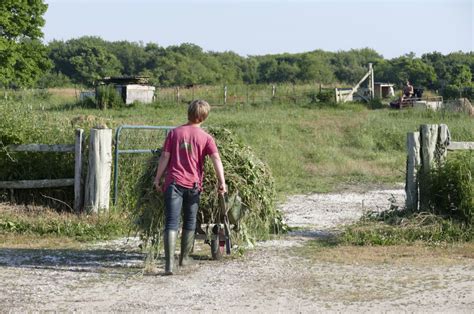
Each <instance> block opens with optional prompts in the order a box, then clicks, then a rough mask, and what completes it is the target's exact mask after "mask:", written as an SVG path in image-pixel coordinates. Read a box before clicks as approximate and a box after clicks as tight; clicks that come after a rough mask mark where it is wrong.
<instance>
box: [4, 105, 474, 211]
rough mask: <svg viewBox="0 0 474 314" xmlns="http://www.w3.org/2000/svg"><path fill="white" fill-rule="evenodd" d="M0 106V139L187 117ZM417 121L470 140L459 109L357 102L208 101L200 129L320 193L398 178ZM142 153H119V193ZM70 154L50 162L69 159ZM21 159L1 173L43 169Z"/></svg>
mask: <svg viewBox="0 0 474 314" xmlns="http://www.w3.org/2000/svg"><path fill="white" fill-rule="evenodd" d="M0 106H1V108H2V113H4V119H2V120H1V121H0V140H2V143H3V145H8V144H11V143H20V142H22V143H32V142H41V143H46V144H48V143H49V144H53V143H69V142H72V139H73V134H74V129H75V128H77V127H83V128H85V129H86V133H87V132H88V130H89V129H90V128H91V127H92V126H94V125H95V124H97V123H98V122H101V123H105V124H107V125H108V126H109V127H111V128H116V127H117V126H119V125H121V124H143V125H168V126H173V125H179V124H182V123H185V122H186V108H187V107H186V105H185V104H179V105H177V104H175V103H154V104H149V105H143V104H139V105H136V106H134V107H127V108H119V109H110V110H107V111H100V110H94V109H91V108H87V107H81V106H77V105H74V104H73V103H57V102H56V101H55V100H54V99H51V101H45V100H41V99H36V100H33V99H32V100H25V101H20V100H18V101H15V102H12V101H9V100H7V101H5V100H0ZM424 123H433V124H434V123H446V124H447V125H448V126H449V128H450V130H451V134H452V136H453V140H455V141H471V140H472V139H473V138H474V124H473V123H472V119H471V118H469V117H468V116H465V115H462V114H454V113H446V112H431V111H415V110H401V111H392V110H388V109H381V110H370V109H368V108H366V107H365V106H364V105H360V104H344V105H338V106H332V105H331V106H328V107H324V106H323V107H322V106H317V105H309V104H307V103H305V104H303V105H300V104H298V103H297V104H294V103H286V104H281V103H280V104H249V105H242V104H240V105H227V106H213V108H212V110H211V114H210V116H209V118H208V120H207V121H206V123H205V124H204V127H206V126H219V127H225V128H227V129H229V130H231V131H232V132H233V134H235V135H236V136H237V138H238V140H239V141H241V142H242V143H243V144H245V145H248V146H250V147H252V149H253V150H254V152H255V153H256V155H257V156H258V157H259V158H260V159H262V160H263V161H265V162H266V163H267V164H268V165H269V166H270V168H271V170H272V172H273V175H274V177H275V183H276V189H277V192H278V193H279V194H280V195H284V194H293V193H308V192H327V191H331V190H335V189H338V188H339V187H341V186H344V185H348V184H350V185H352V184H376V185H381V184H394V183H396V182H403V181H404V171H405V158H406V157H405V156H406V152H405V138H406V133H407V132H410V131H413V130H416V129H417V128H418V127H419V125H420V124H424ZM125 142H127V143H126V145H124V147H132V146H134V145H137V146H140V148H152V149H156V148H158V147H160V146H161V145H162V142H163V137H160V136H158V135H156V136H155V135H153V136H151V135H144V134H142V133H139V132H131V133H129V134H128V135H126V137H125V136H124V138H123V143H125ZM0 154H1V156H0V160H2V162H5V160H6V161H8V160H9V157H8V156H7V154H6V153H5V152H4V150H1V151H0ZM13 157H15V156H13ZM14 159H15V158H14ZM145 159H146V156H144V155H141V156H140V155H128V156H123V157H122V158H121V162H120V164H119V167H121V169H120V173H121V175H120V180H121V181H120V188H121V190H120V191H121V195H123V193H125V194H127V193H129V192H127V191H131V190H132V186H133V184H134V183H133V182H135V181H134V180H136V179H137V175H136V170H133V169H138V168H140V167H141V166H142V165H143V164H144V162H145ZM69 160H70V159H68V161H63V162H59V161H58V162H55V164H58V165H60V164H62V163H67V162H72V160H71V161H69ZM8 162H11V161H8ZM27 163H28V162H27V161H26V159H25V163H20V162H18V163H15V164H9V165H8V166H5V167H1V169H0V179H2V180H6V179H19V178H21V177H22V178H26V179H27V178H31V177H33V176H34V175H35V169H36V168H38V169H40V168H41V167H43V166H41V163H40V161H38V160H37V161H35V162H34V163H32V164H31V165H28V164H27ZM48 164H49V163H48V161H46V166H44V167H43V168H45V169H48V166H47V165H48ZM15 168H16V169H29V170H28V171H25V172H23V173H20V172H21V171H19V172H18V173H16V174H15V175H13V174H12V171H11V170H8V169H15ZM58 168H59V169H61V168H64V171H65V172H66V171H67V172H68V175H67V176H66V177H69V176H70V174H69V170H66V169H71V167H70V165H69V166H67V167H61V166H59V167H58ZM122 168H124V169H122ZM127 168H129V170H126V169H127ZM52 170H56V168H55V169H52ZM9 171H10V172H9ZM38 176H40V175H39V174H38ZM41 176H43V174H41ZM57 176H58V177H59V176H60V174H57ZM61 176H62V177H64V174H61ZM129 204H130V203H125V204H124V206H126V207H127V206H129Z"/></svg>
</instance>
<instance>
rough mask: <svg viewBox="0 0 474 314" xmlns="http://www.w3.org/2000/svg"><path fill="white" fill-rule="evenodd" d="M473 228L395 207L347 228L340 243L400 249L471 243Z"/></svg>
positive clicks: (364, 217)
mask: <svg viewBox="0 0 474 314" xmlns="http://www.w3.org/2000/svg"><path fill="white" fill-rule="evenodd" d="M472 229H473V226H472V225H470V226H469V225H466V224H464V223H461V222H459V221H457V220H455V219H451V218H449V217H448V218H447V217H442V216H439V215H435V214H431V213H426V212H422V213H413V212H411V211H408V210H400V209H398V208H397V207H392V208H390V209H389V210H386V211H383V212H380V213H378V212H377V213H367V214H365V215H364V216H363V217H362V218H361V220H360V221H359V222H357V223H356V224H353V225H350V226H347V227H345V228H344V230H343V231H342V233H341V234H340V235H338V237H337V242H338V243H343V244H350V245H397V244H407V243H414V242H418V241H421V242H426V243H431V244H436V243H441V242H448V243H452V242H459V241H465V242H469V241H472V240H473V235H474V233H473V230H472Z"/></svg>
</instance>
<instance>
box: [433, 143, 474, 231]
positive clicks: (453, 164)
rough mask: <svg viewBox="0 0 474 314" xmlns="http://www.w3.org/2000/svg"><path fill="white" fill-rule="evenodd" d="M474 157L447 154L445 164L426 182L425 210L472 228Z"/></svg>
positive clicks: (473, 219)
mask: <svg viewBox="0 0 474 314" xmlns="http://www.w3.org/2000/svg"><path fill="white" fill-rule="evenodd" d="M473 174H474V155H473V153H472V152H458V153H457V154H455V153H451V154H450V155H449V156H448V158H447V160H446V162H445V163H444V164H443V165H441V166H440V167H438V168H435V169H433V170H432V172H431V173H430V176H429V178H428V179H427V181H428V182H427V184H428V189H429V192H428V194H429V196H430V197H429V201H428V202H429V208H430V210H431V211H432V212H433V213H434V214H437V215H443V216H449V217H453V218H455V219H458V220H460V221H462V222H464V223H467V224H469V225H472V224H473V222H474V183H473V181H472V177H473Z"/></svg>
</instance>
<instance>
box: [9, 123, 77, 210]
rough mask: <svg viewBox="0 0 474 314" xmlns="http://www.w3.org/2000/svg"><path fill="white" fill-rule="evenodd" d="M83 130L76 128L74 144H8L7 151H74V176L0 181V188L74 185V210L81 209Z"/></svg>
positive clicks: (38, 187)
mask: <svg viewBox="0 0 474 314" xmlns="http://www.w3.org/2000/svg"><path fill="white" fill-rule="evenodd" d="M83 134H84V130H82V129H77V130H76V132H75V143H74V144H63V145H61V144H54V145H48V144H20V145H8V146H7V147H6V149H7V151H9V152H38V153H45V152H55V153H71V152H72V153H74V178H64V179H40V180H16V181H0V189H12V190H13V189H41V188H56V187H66V186H74V205H73V207H74V210H76V211H80V210H81V209H82V193H83V192H82V146H83V145H82V142H83Z"/></svg>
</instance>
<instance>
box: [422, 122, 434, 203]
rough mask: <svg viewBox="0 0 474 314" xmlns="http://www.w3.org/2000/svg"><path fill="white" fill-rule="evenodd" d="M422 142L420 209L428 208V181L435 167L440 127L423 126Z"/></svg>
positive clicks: (432, 125)
mask: <svg viewBox="0 0 474 314" xmlns="http://www.w3.org/2000/svg"><path fill="white" fill-rule="evenodd" d="M420 140H421V168H420V175H421V178H420V179H421V180H420V181H421V184H420V209H422V210H425V209H427V208H428V199H429V195H428V194H429V188H428V182H427V179H428V177H429V173H430V171H431V169H432V168H433V167H434V166H435V153H436V142H437V140H438V125H437V124H423V125H421V127H420Z"/></svg>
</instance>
